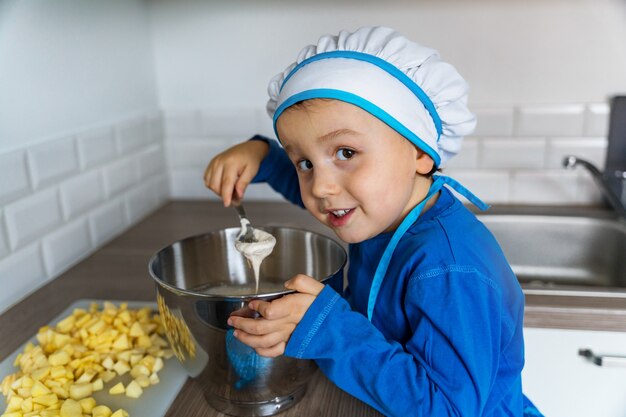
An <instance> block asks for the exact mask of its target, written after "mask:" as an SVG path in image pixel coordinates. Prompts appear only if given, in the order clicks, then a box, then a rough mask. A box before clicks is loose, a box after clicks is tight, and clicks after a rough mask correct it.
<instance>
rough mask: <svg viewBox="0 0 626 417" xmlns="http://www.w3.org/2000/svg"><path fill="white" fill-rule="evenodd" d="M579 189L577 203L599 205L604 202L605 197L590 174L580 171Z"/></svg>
mask: <svg viewBox="0 0 626 417" xmlns="http://www.w3.org/2000/svg"><path fill="white" fill-rule="evenodd" d="M577 187H578V193H577V196H576V197H577V198H576V203H578V204H599V203H602V202H603V200H604V196H603V195H602V192H601V191H600V188H598V186H597V185H596V183H595V182H594V180H593V178H591V175H589V173H588V172H586V171H578V182H577Z"/></svg>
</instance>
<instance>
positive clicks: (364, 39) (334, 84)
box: [205, 27, 540, 416]
mask: <svg viewBox="0 0 626 417" xmlns="http://www.w3.org/2000/svg"><path fill="white" fill-rule="evenodd" d="M269 93H270V101H269V102H268V111H269V113H270V114H271V115H272V116H273V120H274V127H275V131H276V134H277V138H278V139H279V140H280V142H281V144H282V145H283V147H284V150H283V149H281V148H280V147H279V146H278V144H277V143H276V142H275V141H269V140H267V139H265V138H262V137H259V136H257V137H255V138H253V139H254V140H251V141H248V142H245V143H243V144H240V145H237V146H235V147H233V148H231V149H229V150H227V151H226V152H224V153H222V154H220V155H218V156H216V157H215V158H214V159H213V160H212V161H211V163H210V164H209V166H208V168H207V171H206V173H205V182H206V185H207V186H208V187H209V188H210V189H211V190H213V191H214V192H216V193H217V194H218V195H220V196H221V197H222V199H223V200H224V204H225V205H226V206H228V205H230V203H231V202H232V199H233V196H234V197H235V198H241V197H242V196H243V193H244V191H245V188H246V186H247V185H248V183H249V182H250V181H251V180H254V181H267V182H269V183H270V185H272V187H274V188H275V189H276V190H277V191H279V192H281V193H282V194H283V195H284V196H285V197H287V198H288V199H289V200H290V201H292V202H294V203H296V204H299V205H301V206H304V207H305V208H306V209H307V210H308V211H309V212H310V213H311V214H312V215H313V216H315V217H316V218H317V219H318V220H319V221H321V222H322V223H323V224H325V225H327V226H328V227H330V228H331V229H333V231H334V232H335V233H336V234H337V236H338V237H339V238H341V239H342V240H343V241H345V242H347V243H349V244H350V245H349V246H350V269H349V272H348V284H349V285H348V289H347V291H346V294H344V296H345V299H344V298H342V297H341V296H340V295H339V294H337V293H336V292H334V290H333V289H332V288H330V287H325V286H324V285H322V284H320V283H319V282H318V281H316V280H315V279H313V278H311V277H307V276H304V275H298V276H296V277H294V278H293V279H291V280H290V281H288V282H287V284H286V287H287V288H289V289H292V290H295V291H296V292H295V293H294V294H290V295H287V296H285V297H283V298H281V299H278V300H275V301H273V302H271V303H268V302H261V301H253V302H251V303H250V307H251V308H252V309H254V310H257V311H258V312H259V313H260V314H261V316H262V318H260V319H257V320H253V319H245V318H241V317H231V318H230V320H229V324H230V325H231V326H233V327H234V328H235V329H236V330H235V336H236V337H237V338H238V339H239V340H241V341H242V342H243V343H246V344H248V345H249V346H251V347H253V348H255V349H256V351H257V352H258V353H259V354H260V355H264V356H277V355H281V354H285V355H289V356H293V357H297V358H307V359H314V360H315V361H316V362H317V364H318V365H319V367H320V369H321V370H322V371H323V372H324V373H325V374H326V376H327V377H328V378H329V379H331V380H332V381H333V382H334V383H335V384H336V385H338V386H339V387H340V388H342V389H343V390H345V391H347V392H348V393H350V394H352V395H354V396H356V397H357V398H359V399H361V400H362V401H364V402H366V403H368V404H370V405H371V406H373V407H375V408H376V409H378V410H379V411H380V412H382V413H384V414H386V415H391V416H409V415H429V416H445V415H461V416H522V415H524V414H527V415H533V414H532V413H536V414H534V415H540V414H539V413H538V412H537V411H536V409H535V408H534V407H533V406H532V404H531V403H530V402H529V401H528V400H527V399H526V398H525V397H524V396H523V394H522V390H521V370H522V368H523V364H524V349H523V334H522V330H523V328H522V320H523V309H524V297H523V294H522V292H521V289H520V287H519V284H518V282H517V280H516V278H515V276H514V275H513V273H512V271H511V269H510V267H509V266H508V263H507V262H506V259H505V258H504V255H503V254H502V252H501V250H500V248H499V246H498V244H497V242H496V241H495V239H494V238H493V237H492V235H491V234H490V233H489V232H488V230H487V229H486V228H485V227H484V226H483V225H482V224H481V223H480V222H479V221H478V220H477V219H476V217H475V216H474V215H473V214H472V213H471V212H470V211H469V210H467V209H466V208H465V207H464V206H463V205H462V204H461V203H460V201H459V200H457V199H456V198H455V197H454V196H453V194H452V193H451V192H450V191H449V190H447V189H446V188H444V187H443V185H444V184H448V185H449V186H451V187H453V188H455V189H456V191H457V192H459V193H461V194H463V195H464V196H466V197H467V198H468V199H469V200H470V201H472V202H473V203H474V204H476V205H478V206H479V207H481V208H485V206H484V204H483V203H482V202H481V201H480V200H478V199H477V198H476V197H474V196H473V195H472V194H471V193H470V192H469V191H468V190H466V189H464V188H463V187H462V186H460V185H459V184H458V183H456V182H455V181H453V180H452V179H450V178H446V177H442V176H433V175H432V174H433V172H434V171H435V170H436V169H437V168H438V167H440V166H441V165H442V164H443V163H444V162H445V161H446V160H447V159H448V158H449V157H451V156H452V155H454V154H455V153H456V152H457V151H458V150H459V148H460V141H461V139H462V136H464V135H466V134H469V133H471V131H472V130H473V128H474V125H475V118H474V116H473V115H472V114H471V113H470V112H469V110H468V109H467V107H466V104H465V103H466V94H467V86H466V84H465V82H464V80H463V79H462V78H461V77H460V75H459V74H458V73H457V72H456V71H455V70H454V68H452V67H451V66H450V65H448V64H445V63H444V62H442V61H440V60H439V58H438V56H437V53H436V52H435V51H433V50H431V49H428V48H424V47H422V46H420V45H417V44H415V43H412V42H410V41H408V40H407V39H405V38H403V37H402V36H400V35H399V34H397V33H396V32H394V31H393V30H391V29H388V28H382V27H374V28H361V29H359V30H357V31H356V32H354V33H348V32H341V33H340V34H339V35H338V36H324V37H322V38H320V40H319V42H318V44H317V45H311V46H309V47H307V48H305V49H304V50H303V51H301V53H300V54H299V56H298V60H297V62H296V63H294V64H292V65H291V66H290V67H289V68H287V69H286V70H285V71H284V72H283V73H280V74H278V75H277V76H276V77H274V79H273V80H272V82H271V83H270V86H269Z"/></svg>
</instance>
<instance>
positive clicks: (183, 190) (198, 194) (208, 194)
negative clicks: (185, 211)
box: [169, 167, 217, 200]
mask: <svg viewBox="0 0 626 417" xmlns="http://www.w3.org/2000/svg"><path fill="white" fill-rule="evenodd" d="M203 173H204V169H203V168H200V167H193V168H187V169H172V170H171V171H170V175H169V177H170V190H171V195H170V196H171V198H172V199H174V200H176V199H192V200H202V199H207V198H208V199H217V197H215V198H214V197H213V196H214V194H213V192H212V191H210V190H209V189H208V188H206V187H205V186H204V181H203V179H202V175H203Z"/></svg>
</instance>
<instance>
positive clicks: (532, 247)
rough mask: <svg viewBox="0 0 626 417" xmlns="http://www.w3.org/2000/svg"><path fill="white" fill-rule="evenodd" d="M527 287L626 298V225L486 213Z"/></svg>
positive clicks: (487, 221) (484, 219)
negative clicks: (620, 293) (607, 293)
mask: <svg viewBox="0 0 626 417" xmlns="http://www.w3.org/2000/svg"><path fill="white" fill-rule="evenodd" d="M478 217H479V218H480V220H481V221H482V222H483V223H484V224H485V225H486V226H487V227H488V228H489V229H490V230H491V231H492V233H493V234H494V235H495V237H496V239H497V240H498V242H499V243H500V245H501V247H502V250H503V251H504V253H505V255H506V257H507V259H508V260H509V263H510V264H511V266H512V268H513V271H514V272H515V275H516V276H517V278H518V279H519V281H520V283H521V284H522V287H523V288H524V289H525V290H528V289H540V290H541V289H543V290H550V289H552V290H564V289H569V290H576V289H583V290H592V291H599V290H609V289H613V290H617V291H619V290H621V291H624V292H625V294H626V222H624V221H622V220H618V219H614V218H595V217H588V216H569V215H540V214H483V215H479V216H478Z"/></svg>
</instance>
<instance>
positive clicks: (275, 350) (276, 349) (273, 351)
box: [255, 342, 287, 358]
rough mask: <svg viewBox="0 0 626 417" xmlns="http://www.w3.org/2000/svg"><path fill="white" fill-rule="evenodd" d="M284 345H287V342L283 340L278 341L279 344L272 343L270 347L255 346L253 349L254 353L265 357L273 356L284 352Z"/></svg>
mask: <svg viewBox="0 0 626 417" xmlns="http://www.w3.org/2000/svg"><path fill="white" fill-rule="evenodd" d="M286 347H287V344H286V343H285V342H280V343H279V344H277V345H274V346H272V347H270V348H257V349H255V350H256V353H258V354H259V355H261V356H265V357H266V358H275V357H277V356H280V355H282V354H283V353H285V348H286Z"/></svg>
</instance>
